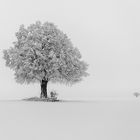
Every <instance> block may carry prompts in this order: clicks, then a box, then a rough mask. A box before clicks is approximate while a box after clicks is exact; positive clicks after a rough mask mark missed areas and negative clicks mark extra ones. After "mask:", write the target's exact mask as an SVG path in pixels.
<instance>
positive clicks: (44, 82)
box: [40, 80, 48, 98]
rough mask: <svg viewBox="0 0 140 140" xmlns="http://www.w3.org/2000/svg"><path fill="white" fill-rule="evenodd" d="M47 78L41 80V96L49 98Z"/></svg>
mask: <svg viewBox="0 0 140 140" xmlns="http://www.w3.org/2000/svg"><path fill="white" fill-rule="evenodd" d="M47 83H48V81H47V80H42V81H41V95H40V98H47V97H48V96H47Z"/></svg>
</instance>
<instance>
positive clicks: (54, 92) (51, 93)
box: [50, 91, 58, 101]
mask: <svg viewBox="0 0 140 140" xmlns="http://www.w3.org/2000/svg"><path fill="white" fill-rule="evenodd" d="M57 96H58V93H56V91H51V92H50V99H52V100H54V101H55V100H57Z"/></svg>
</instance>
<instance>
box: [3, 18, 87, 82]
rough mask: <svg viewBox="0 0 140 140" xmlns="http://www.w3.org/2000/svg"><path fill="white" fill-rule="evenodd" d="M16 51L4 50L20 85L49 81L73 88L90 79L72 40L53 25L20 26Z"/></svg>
mask: <svg viewBox="0 0 140 140" xmlns="http://www.w3.org/2000/svg"><path fill="white" fill-rule="evenodd" d="M16 38H17V40H16V41H15V42H14V43H13V47H11V48H10V49H8V50H4V59H5V60H6V66H8V67H10V68H11V69H13V70H14V71H15V79H16V81H17V82H19V83H31V82H41V80H43V79H44V80H47V81H51V82H60V83H66V84H74V83H76V82H79V81H81V80H82V78H83V77H85V76H87V75H88V73H87V72H86V71H87V68H88V65H87V63H85V62H84V61H82V60H81V54H80V52H79V50H78V49H77V48H76V47H73V44H72V42H71V40H70V39H69V38H68V37H67V35H66V34H64V33H63V32H62V31H60V30H59V29H58V28H57V27H56V26H55V25H54V24H53V23H49V22H45V23H43V24H42V23H41V22H39V21H38V22H36V23H35V24H31V25H30V26H28V27H27V28H26V27H25V26H24V25H21V26H20V28H19V31H18V32H16Z"/></svg>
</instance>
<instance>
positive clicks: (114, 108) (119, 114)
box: [0, 99, 140, 140]
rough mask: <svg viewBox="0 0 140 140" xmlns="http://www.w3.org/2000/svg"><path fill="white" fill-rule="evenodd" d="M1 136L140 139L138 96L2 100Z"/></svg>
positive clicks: (8, 139) (20, 139)
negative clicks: (108, 98) (130, 98)
mask: <svg viewBox="0 0 140 140" xmlns="http://www.w3.org/2000/svg"><path fill="white" fill-rule="evenodd" d="M0 140H140V99H133V100H111V99H110V100H107V99H106V100H99V99H98V100H97V99H96V100H94V101H90V102H60V103H58V102H53V103H47V102H28V101H1V102H0Z"/></svg>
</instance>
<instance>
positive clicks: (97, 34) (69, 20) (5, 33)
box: [0, 0, 140, 99]
mask: <svg viewBox="0 0 140 140" xmlns="http://www.w3.org/2000/svg"><path fill="white" fill-rule="evenodd" d="M139 7H140V2H139V0H106V1H105V0H69V1H68V0H59V1H58V0H51V1H50V0H22V1H21V0H4V1H0V25H1V26H0V46H1V48H0V99H17V98H24V97H30V96H37V95H39V94H40V87H39V86H40V85H39V84H31V85H28V86H27V85H19V84H17V83H16V82H15V81H14V75H13V72H12V70H10V69H9V68H8V67H5V62H4V60H3V59H2V56H3V53H2V50H3V49H8V48H9V47H10V46H12V42H14V41H15V39H16V38H15V32H16V31H17V30H18V28H19V25H21V24H25V25H26V26H28V25H29V24H31V23H34V22H35V21H37V20H40V21H41V22H45V21H49V22H53V23H55V24H56V25H57V26H58V28H59V29H61V30H62V31H63V32H65V33H66V34H67V35H68V36H69V37H70V38H71V41H72V42H73V44H74V45H75V46H76V47H78V49H79V50H80V52H81V54H82V56H83V60H85V61H86V62H87V63H88V64H89V65H90V67H89V70H88V72H89V73H90V76H89V77H88V78H85V79H84V81H83V82H81V83H79V84H77V85H75V86H73V87H66V86H64V85H59V84H58V85H52V84H50V85H49V90H51V89H55V90H56V91H58V93H59V94H60V98H65V99H93V98H95V97H131V96H132V93H133V92H135V91H140V53H139V52H140V48H139V46H140V8H139Z"/></svg>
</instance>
